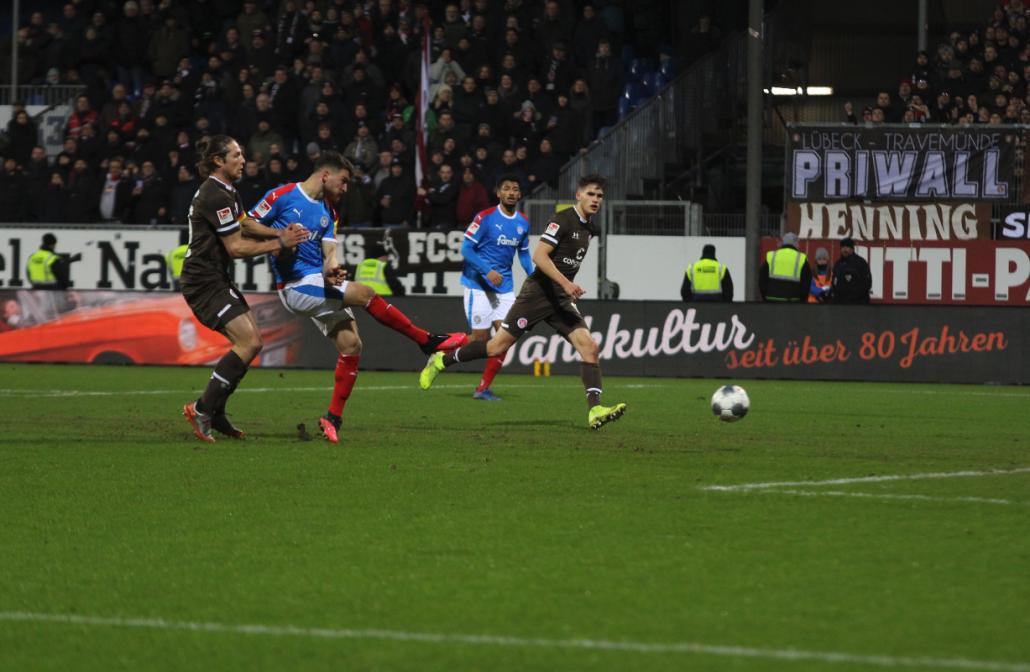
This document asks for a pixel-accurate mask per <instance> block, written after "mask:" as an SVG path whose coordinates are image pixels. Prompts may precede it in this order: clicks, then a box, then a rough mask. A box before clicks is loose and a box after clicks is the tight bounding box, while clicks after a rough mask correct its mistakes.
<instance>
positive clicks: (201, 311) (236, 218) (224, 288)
mask: <svg viewBox="0 0 1030 672" xmlns="http://www.w3.org/2000/svg"><path fill="white" fill-rule="evenodd" d="M197 156H198V157H199V160H198V162H197V168H198V169H199V170H200V171H201V173H202V174H206V175H207V179H205V180H204V182H203V183H202V184H201V185H200V188H199V189H197V193H196V194H195V195H194V196H193V202H192V203H191V204H190V209H189V215H188V219H189V226H190V239H189V250H187V252H186V259H185V261H184V263H183V267H182V276H181V278H180V284H181V287H182V294H183V296H184V297H185V298H186V303H187V304H189V307H190V309H191V310H192V311H193V314H194V315H196V317H197V320H198V321H199V322H200V323H201V324H203V325H204V326H205V327H207V328H208V329H213V330H215V331H218V332H220V333H222V334H223V335H225V337H226V338H228V339H229V341H230V342H231V343H232V349H231V350H229V352H227V353H226V354H225V356H223V357H222V358H221V359H220V360H218V364H216V365H215V370H214V372H212V374H211V379H210V380H209V381H208V384H207V388H206V389H205V390H204V393H203V394H202V395H201V396H200V398H199V399H197V400H196V401H191V402H189V403H187V404H186V405H185V406H184V407H183V409H182V412H183V415H185V416H186V419H187V420H188V421H189V423H190V426H191V427H192V428H193V433H194V434H195V435H196V437H197V438H198V439H200V440H201V441H206V442H209V443H213V442H214V440H215V439H214V437H213V436H212V435H211V430H212V429H215V430H216V431H218V432H221V433H222V434H225V435H226V436H231V437H233V438H238V439H239V438H243V432H242V431H240V430H239V429H238V428H236V427H235V426H233V424H232V423H231V422H230V421H229V418H228V417H226V415H225V404H226V401H228V399H229V395H231V394H232V393H233V391H234V390H235V389H236V387H237V386H238V385H239V384H240V381H241V380H243V376H245V375H246V374H247V367H248V366H249V365H250V362H251V361H253V359H254V358H255V357H256V356H257V355H258V353H259V352H261V347H262V343H261V331H260V330H259V329H258V325H257V321H256V320H255V319H254V315H253V314H252V313H251V312H250V306H248V305H247V301H246V299H244V298H243V294H242V293H241V292H240V290H239V288H238V287H236V285H235V284H234V283H233V281H232V275H231V273H230V269H231V267H232V262H233V259H239V258H244V257H256V256H259V255H262V254H267V253H269V252H286V251H289V250H293V249H294V248H296V247H297V246H298V245H299V244H300V243H301V242H303V241H304V240H306V239H307V231H305V230H304V228H303V227H301V226H299V225H293V226H291V227H289V228H286V229H281V230H275V229H271V228H269V227H267V226H264V225H262V224H259V223H258V222H255V221H253V220H251V219H249V218H247V217H246V216H245V214H244V209H243V203H242V202H241V201H240V195H239V192H237V191H236V188H235V187H234V186H233V183H234V182H236V181H237V180H239V179H240V178H241V177H242V176H243V165H244V159H243V150H242V149H240V145H239V143H237V142H236V141H235V140H234V139H232V138H230V137H229V136H226V135H216V136H213V137H211V138H205V139H203V140H201V141H200V142H198V143H197ZM244 232H246V233H247V237H244V235H243V234H244Z"/></svg>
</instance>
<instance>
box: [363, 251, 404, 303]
mask: <svg viewBox="0 0 1030 672" xmlns="http://www.w3.org/2000/svg"><path fill="white" fill-rule="evenodd" d="M373 250H374V251H375V252H377V253H379V256H377V257H369V258H367V259H365V260H364V261H363V262H361V263H360V264H358V267H357V269H356V270H355V272H354V281H355V282H360V283H361V284H363V285H365V286H366V287H370V288H371V289H372V290H373V291H375V293H376V294H378V295H379V296H404V285H402V284H401V282H400V280H398V279H397V276H396V275H395V274H394V271H393V267H392V266H391V265H390V255H389V254H388V253H387V251H386V246H385V245H383V243H382V241H378V242H376V243H375V244H374V247H373Z"/></svg>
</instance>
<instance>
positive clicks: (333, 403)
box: [329, 355, 361, 416]
mask: <svg viewBox="0 0 1030 672" xmlns="http://www.w3.org/2000/svg"><path fill="white" fill-rule="evenodd" d="M360 359H361V355H340V356H339V357H337V358H336V384H335V385H333V398H332V399H330V400H329V412H330V413H332V414H333V415H336V416H340V415H343V407H344V405H345V404H346V403H347V398H348V397H350V391H351V390H353V389H354V383H355V381H357V379H358V361H359V360H360Z"/></svg>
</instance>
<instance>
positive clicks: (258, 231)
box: [240, 215, 279, 240]
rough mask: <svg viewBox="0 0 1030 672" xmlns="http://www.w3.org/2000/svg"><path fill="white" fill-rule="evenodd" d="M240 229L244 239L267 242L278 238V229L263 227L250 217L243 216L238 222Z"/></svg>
mask: <svg viewBox="0 0 1030 672" xmlns="http://www.w3.org/2000/svg"><path fill="white" fill-rule="evenodd" d="M240 229H242V230H243V235H244V237H246V238H257V239H258V240H269V239H271V238H278V237H279V229H273V228H272V227H270V226H265V225H264V224H262V223H261V222H259V221H258V220H256V219H254V218H253V217H252V216H250V215H244V216H243V219H242V220H240Z"/></svg>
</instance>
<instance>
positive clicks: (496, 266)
mask: <svg viewBox="0 0 1030 672" xmlns="http://www.w3.org/2000/svg"><path fill="white" fill-rule="evenodd" d="M496 193H497V200H498V201H499V204H498V206H497V207H494V208H487V209H486V210H483V211H482V212H480V213H479V214H478V215H476V217H475V219H473V220H472V223H471V224H469V227H468V229H466V230H465V240H464V242H463V243H462V245H461V254H462V256H463V257H465V267H464V269H463V270H462V273H461V284H462V285H463V286H464V287H465V317H466V318H467V319H468V323H469V329H470V330H471V334H470V336H469V340H470V341H489V340H490V328H491V327H493V328H494V329H500V328H501V320H503V319H504V316H505V315H507V314H508V310H509V309H510V308H511V306H512V304H514V303H515V284H514V282H513V281H512V277H511V268H512V263H513V262H514V260H515V252H516V251H517V252H518V253H519V263H521V264H522V269H523V270H524V271H526V275H527V276H528V275H531V274H532V273H533V258H532V256H531V255H530V254H529V220H528V219H526V216H525V215H523V214H522V213H521V212H519V211H518V210H516V209H515V208H516V206H517V205H518V202H519V201H520V200H521V199H522V190H521V189H520V188H519V179H518V178H517V177H516V176H515V175H502V176H501V177H500V179H498V180H497V191H496ZM503 365H504V355H497V356H495V357H490V358H489V359H487V361H486V369H485V370H484V371H483V377H482V379H480V381H479V386H478V387H477V388H476V391H475V392H474V393H473V394H472V397H473V398H474V399H483V400H485V401H500V399H501V398H500V397H498V396H497V395H495V394H494V393H493V392H491V391H490V384H491V383H492V382H493V380H494V376H496V375H497V372H498V371H500V370H501V366H503Z"/></svg>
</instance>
